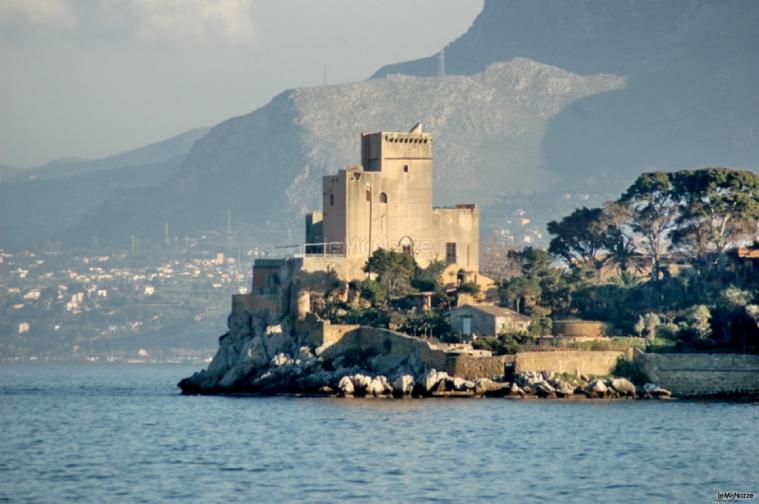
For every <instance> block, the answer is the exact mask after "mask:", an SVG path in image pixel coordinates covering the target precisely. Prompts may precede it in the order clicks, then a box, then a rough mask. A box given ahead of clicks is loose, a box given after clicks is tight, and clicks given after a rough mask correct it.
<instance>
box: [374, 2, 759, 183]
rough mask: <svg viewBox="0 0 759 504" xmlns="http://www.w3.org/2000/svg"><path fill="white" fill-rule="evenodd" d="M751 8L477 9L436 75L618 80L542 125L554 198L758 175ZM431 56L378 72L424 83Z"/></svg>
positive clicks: (756, 27)
mask: <svg viewBox="0 0 759 504" xmlns="http://www.w3.org/2000/svg"><path fill="white" fill-rule="evenodd" d="M757 47H759V3H757V2H746V1H740V0H679V1H670V0H646V1H630V0H576V1H571V2H564V1H560V0H542V1H532V0H497V1H496V0H486V1H485V5H484V8H483V11H482V13H481V14H480V15H479V17H478V18H477V19H476V20H475V22H474V23H473V25H472V27H471V28H470V29H469V30H468V32H467V33H466V34H464V35H462V36H461V37H460V38H458V39H457V40H455V41H454V42H452V43H451V44H449V45H448V46H447V47H446V48H445V68H446V71H447V72H448V73H454V74H463V75H471V74H475V73H477V72H480V71H481V70H482V69H483V68H485V67H486V66H487V65H489V64H491V63H493V62H496V61H504V60H509V59H511V58H514V57H526V58H531V59H533V60H536V61H539V62H542V63H546V64H551V65H556V66H558V67H560V68H563V69H566V70H569V71H572V72H576V73H580V74H589V73H598V72H604V73H612V74H616V75H624V76H625V77H626V80H627V86H626V87H625V88H623V89H619V90H617V91H616V92H613V93H608V94H599V95H594V96H590V97H587V98H585V99H583V100H579V101H577V102H575V103H573V104H572V105H571V106H569V107H566V108H565V109H564V110H562V112H561V113H560V114H559V115H558V116H557V117H555V118H554V119H552V120H551V122H550V124H549V131H548V134H547V136H546V137H545V140H544V142H543V145H542V150H543V154H544V155H545V158H546V169H547V170H548V171H549V172H551V173H552V174H554V175H556V176H562V175H567V176H566V177H565V178H566V180H567V184H566V185H565V189H566V190H568V191H572V190H576V189H578V188H583V189H585V190H588V191H612V192H613V191H619V190H621V189H622V188H623V187H624V186H625V185H626V184H627V183H629V182H630V181H631V180H632V179H633V178H634V177H635V176H636V175H637V174H638V173H640V172H641V171H644V170H650V169H671V170H675V169H681V168H693V167H701V166H707V165H726V166H735V167H746V168H753V169H757V168H759V122H757V119H756V118H757V117H759V99H757V95H756V92H755V89H756V88H757V87H759V63H757V61H758V60H757V58H756V48H757ZM437 72H438V57H437V55H433V56H430V57H428V58H422V59H419V60H414V61H408V62H404V63H399V64H394V65H388V66H386V67H384V68H382V69H380V70H379V71H378V72H377V73H376V74H375V75H374V77H375V78H382V77H385V76H387V75H390V74H398V73H399V74H406V75H416V76H432V75H436V74H437Z"/></svg>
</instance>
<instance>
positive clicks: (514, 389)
mask: <svg viewBox="0 0 759 504" xmlns="http://www.w3.org/2000/svg"><path fill="white" fill-rule="evenodd" d="M509 395H512V396H520V397H522V396H524V390H522V389H521V388H520V387H519V385H517V384H516V383H512V384H511V386H510V387H509Z"/></svg>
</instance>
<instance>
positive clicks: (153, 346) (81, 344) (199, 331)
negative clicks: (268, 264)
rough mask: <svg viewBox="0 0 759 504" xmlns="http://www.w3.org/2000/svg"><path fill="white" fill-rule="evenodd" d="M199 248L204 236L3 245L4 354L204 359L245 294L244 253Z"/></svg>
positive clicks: (0, 342) (0, 341) (0, 330)
mask: <svg viewBox="0 0 759 504" xmlns="http://www.w3.org/2000/svg"><path fill="white" fill-rule="evenodd" d="M203 245H204V244H203V240H202V237H201V238H199V239H198V240H194V241H193V243H192V245H191V247H190V249H189V250H188V251H185V252H183V253H181V254H174V253H170V252H168V251H165V250H163V251H161V250H157V251H151V252H149V253H147V252H138V253H135V254H132V253H131V251H114V252H112V253H108V254H103V255H85V254H78V255H68V254H65V253H62V252H52V251H47V252H32V251H22V252H18V253H11V252H7V251H2V250H0V278H1V279H2V280H1V281H0V313H2V317H0V319H2V320H1V321H0V334H1V335H2V338H0V355H1V356H2V359H3V360H31V361H34V360H88V361H157V360H160V361H166V360H178V361H181V360H192V361H197V360H199V359H205V358H207V357H208V356H209V355H210V354H211V352H212V349H213V347H214V346H215V344H216V342H215V340H214V338H213V336H209V335H213V334H214V333H215V332H219V333H220V332H222V329H223V328H224V326H225V324H226V322H225V319H226V314H227V312H228V310H229V301H228V299H229V295H230V293H238V292H246V291H247V285H248V284H249V276H250V265H249V263H250V259H249V258H248V257H247V255H246V258H245V260H240V258H238V257H229V256H228V255H226V254H225V253H224V252H217V251H214V250H206V249H205V248H204V247H203ZM259 253H262V252H259V251H257V250H250V251H247V252H246V254H250V255H253V256H255V255H256V254H259Z"/></svg>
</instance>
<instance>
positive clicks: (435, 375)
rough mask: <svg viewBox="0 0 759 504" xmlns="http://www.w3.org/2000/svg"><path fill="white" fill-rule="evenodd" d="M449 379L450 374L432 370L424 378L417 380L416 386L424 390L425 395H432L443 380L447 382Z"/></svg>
mask: <svg viewBox="0 0 759 504" xmlns="http://www.w3.org/2000/svg"><path fill="white" fill-rule="evenodd" d="M447 378H448V373H446V372H444V371H437V370H435V369H430V370H429V371H427V372H426V373H424V374H423V375H422V376H420V377H419V378H417V380H416V385H417V387H419V388H420V389H421V390H422V392H423V393H425V394H430V393H431V392H432V391H433V390H434V389H435V387H436V386H437V385H438V384H439V383H440V382H441V381H442V380H446V379H447Z"/></svg>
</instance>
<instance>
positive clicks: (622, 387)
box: [611, 378, 636, 397]
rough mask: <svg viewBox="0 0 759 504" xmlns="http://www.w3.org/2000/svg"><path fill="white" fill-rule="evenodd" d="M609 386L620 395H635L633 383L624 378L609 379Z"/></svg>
mask: <svg viewBox="0 0 759 504" xmlns="http://www.w3.org/2000/svg"><path fill="white" fill-rule="evenodd" d="M611 388H613V389H614V390H616V391H617V392H618V393H619V394H620V395H623V396H628V397H635V396H636V393H635V385H633V383H632V382H631V381H630V380H627V379H625V378H614V379H613V380H612V381H611Z"/></svg>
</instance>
